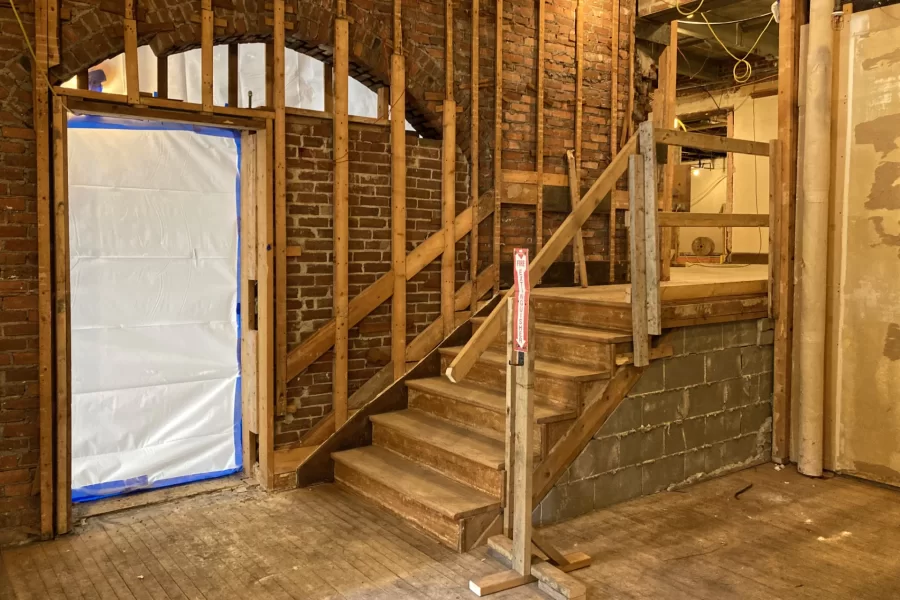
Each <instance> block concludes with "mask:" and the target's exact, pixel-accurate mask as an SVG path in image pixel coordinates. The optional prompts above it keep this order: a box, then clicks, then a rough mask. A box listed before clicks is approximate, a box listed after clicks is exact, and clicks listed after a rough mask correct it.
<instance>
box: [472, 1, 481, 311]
mask: <svg viewBox="0 0 900 600" xmlns="http://www.w3.org/2000/svg"><path fill="white" fill-rule="evenodd" d="M480 8H481V7H480V6H479V0H472V68H471V78H470V80H469V81H470V85H471V88H472V105H471V109H472V113H471V119H470V123H469V126H470V127H471V134H470V135H469V144H470V147H471V163H472V164H471V167H470V168H469V171H470V173H469V174H470V180H471V183H470V186H471V205H472V210H473V212H474V213H475V214H476V215H477V214H478V201H479V199H480V198H479V195H478V179H479V166H480V164H479V158H480V157H479V148H478V143H479V141H480V140H479V137H478V135H479V133H478V124H479V123H478V118H479V117H478V115H479V106H478V95H479V93H480V91H481V84H480V83H481V82H480V81H479V77H480V75H479V68H478V67H479V60H480V53H481V48H480V46H479V34H480V33H481V32H480V24H481V12H480ZM469 258H470V260H471V262H470V264H469V281H471V282H472V283H473V285H474V284H475V281H476V279H477V277H478V224H477V223H473V224H472V235H471V237H470V238H469ZM472 292H473V293H472V298H471V300H472V305H471V311H472V314H473V315H474V314H475V311H476V310H477V308H478V300H479V296H478V294H477V293H475V289H474V287H473V290H472Z"/></svg>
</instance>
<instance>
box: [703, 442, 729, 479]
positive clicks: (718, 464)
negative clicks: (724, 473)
mask: <svg viewBox="0 0 900 600" xmlns="http://www.w3.org/2000/svg"><path fill="white" fill-rule="evenodd" d="M723 466H725V442H720V443H718V444H713V445H712V446H710V447H709V448H707V452H706V469H705V470H706V472H707V473H713V472H715V471H718V470H719V469H721V468H722V467H723Z"/></svg>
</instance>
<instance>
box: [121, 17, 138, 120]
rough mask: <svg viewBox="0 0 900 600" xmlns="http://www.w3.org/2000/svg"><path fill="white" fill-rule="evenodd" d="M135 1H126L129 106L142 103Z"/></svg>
mask: <svg viewBox="0 0 900 600" xmlns="http://www.w3.org/2000/svg"><path fill="white" fill-rule="evenodd" d="M134 2H135V0H125V21H124V24H125V95H126V96H128V103H129V104H140V103H141V85H140V79H139V77H138V39H137V20H136V14H135V13H136V11H135V6H134Z"/></svg>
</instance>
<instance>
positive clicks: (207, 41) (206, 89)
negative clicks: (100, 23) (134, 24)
mask: <svg viewBox="0 0 900 600" xmlns="http://www.w3.org/2000/svg"><path fill="white" fill-rule="evenodd" d="M128 1H133V0H128ZM200 7H201V8H200V97H201V104H203V111H204V112H212V110H213V9H212V0H201V2H200ZM283 29H284V28H282V32H283ZM275 30H276V34H275V35H276V36H277V35H278V33H277V31H278V26H277V24H276V27H275Z"/></svg>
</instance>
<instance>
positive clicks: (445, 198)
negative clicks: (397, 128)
mask: <svg viewBox="0 0 900 600" xmlns="http://www.w3.org/2000/svg"><path fill="white" fill-rule="evenodd" d="M444 9H445V10H444V74H445V77H444V115H443V133H444V136H443V148H442V151H441V162H442V172H441V198H442V202H441V220H442V223H443V225H442V229H443V231H444V252H443V254H442V255H441V318H442V319H443V320H444V335H445V336H448V335H450V334H451V333H452V332H453V330H454V329H455V325H456V323H455V320H454V318H453V315H454V313H455V312H456V311H455V309H454V307H453V296H454V294H455V293H456V235H455V232H454V230H453V228H454V221H455V220H456V101H455V100H454V99H453V0H445V3H444Z"/></svg>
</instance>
